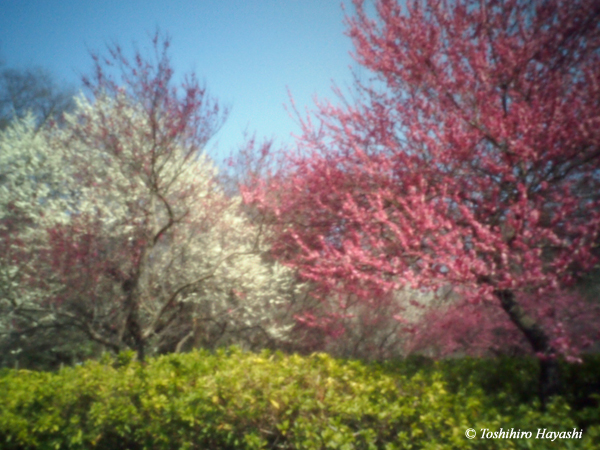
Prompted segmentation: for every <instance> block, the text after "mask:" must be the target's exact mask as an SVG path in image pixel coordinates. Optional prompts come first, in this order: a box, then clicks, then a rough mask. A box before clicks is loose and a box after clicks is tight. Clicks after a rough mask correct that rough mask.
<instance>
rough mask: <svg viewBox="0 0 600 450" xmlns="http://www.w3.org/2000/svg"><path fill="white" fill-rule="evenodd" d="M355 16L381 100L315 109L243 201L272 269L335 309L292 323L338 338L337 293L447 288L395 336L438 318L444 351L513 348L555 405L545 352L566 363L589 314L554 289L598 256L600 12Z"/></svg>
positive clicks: (359, 54) (354, 29) (396, 11)
mask: <svg viewBox="0 0 600 450" xmlns="http://www.w3.org/2000/svg"><path fill="white" fill-rule="evenodd" d="M354 3H355V5H356V9H357V13H356V15H355V16H354V17H350V18H349V19H348V34H349V35H350V37H351V38H352V40H353V42H354V45H355V51H356V53H355V56H356V59H357V61H358V62H359V63H360V64H362V65H363V66H365V67H366V68H368V69H369V70H370V71H372V73H373V74H374V75H375V77H376V80H377V82H378V83H379V85H380V86H381V89H378V88H377V89H376V88H371V87H369V86H364V85H359V92H360V94H361V95H360V96H359V97H358V99H357V101H356V102H355V103H353V104H350V103H349V102H346V101H345V100H344V101H343V103H342V104H341V105H339V106H337V105H333V104H331V103H329V102H320V103H318V105H317V106H318V111H317V113H316V114H315V115H316V118H312V117H311V118H308V119H306V120H304V121H303V122H302V123H303V126H304V132H303V136H302V137H301V139H300V140H299V150H298V152H297V153H296V154H290V155H289V159H288V164H287V167H285V168H284V169H283V170H281V171H280V173H279V176H278V177H277V176H276V177H273V178H271V179H270V180H268V181H264V182H261V181H260V180H257V181H256V182H255V183H252V184H251V185H249V186H248V187H247V188H246V189H245V191H244V196H245V200H246V201H247V202H248V203H250V204H253V205H255V206H256V207H258V208H260V209H261V210H262V211H263V213H264V214H270V215H271V216H272V217H273V219H272V220H273V221H274V222H277V223H278V225H279V234H278V236H277V238H276V239H275V241H274V247H273V248H274V251H275V252H276V254H277V255H278V257H279V258H280V260H281V261H283V262H284V263H285V264H287V265H289V266H290V267H292V268H294V269H297V270H298V271H299V273H300V274H301V276H303V277H304V279H306V280H308V281H310V282H312V283H314V284H315V285H317V286H318V288H319V291H320V298H321V299H323V301H328V300H327V299H330V298H332V297H333V298H340V302H339V304H340V308H339V309H337V310H333V311H331V313H330V314H329V315H325V316H324V317H322V318H320V319H318V320H313V319H312V318H311V317H310V316H309V317H307V321H309V322H311V323H312V324H313V325H314V326H316V327H320V328H322V329H325V330H326V331H327V332H330V333H331V330H333V333H334V334H335V333H337V330H338V329H339V327H337V328H336V327H335V326H332V325H331V324H332V322H333V323H335V321H336V320H337V319H338V318H340V317H344V316H345V311H344V305H345V302H346V298H348V297H350V296H353V297H355V298H357V299H359V300H360V301H361V302H362V303H363V304H364V305H366V306H372V307H374V308H378V307H379V306H380V305H381V304H385V302H388V301H389V298H390V294H391V293H393V292H395V291H397V290H399V289H402V288H407V287H410V288H413V289H415V290H418V291H429V292H432V293H438V292H440V291H444V290H447V289H448V288H450V289H452V290H453V292H454V300H453V301H454V304H453V305H452V306H451V307H445V309H444V310H443V311H440V312H439V313H437V314H435V313H434V315H429V316H419V319H424V320H422V321H417V322H416V323H415V322H413V323H408V324H407V327H406V330H407V331H415V330H416V331H425V332H426V330H427V329H431V328H432V324H433V323H434V322H433V319H436V322H437V324H435V325H433V328H434V329H435V328H440V329H441V330H439V332H438V330H436V333H435V336H434V337H431V338H430V339H429V342H435V343H436V345H438V346H441V347H442V352H443V351H451V352H453V351H456V350H457V344H458V347H459V348H460V349H461V350H463V351H467V352H468V351H473V352H478V351H480V350H481V347H482V346H484V347H487V348H490V347H492V348H493V347H494V346H495V345H496V343H500V344H501V346H502V347H503V348H504V349H507V347H508V346H509V345H510V346H517V347H519V346H521V348H523V346H522V344H523V343H525V347H524V350H526V351H528V352H532V353H535V354H537V355H538V356H539V358H540V360H541V361H542V366H543V367H544V371H542V379H541V384H542V390H543V391H544V392H545V393H547V394H551V393H553V392H556V390H557V389H558V383H557V380H556V377H555V375H556V363H555V362H554V361H555V358H556V356H557V355H558V354H563V355H565V356H566V357H571V358H576V357H577V354H578V352H579V351H580V350H581V349H582V347H584V346H585V345H586V344H588V343H589V342H590V341H591V340H593V339H596V338H597V332H596V331H595V330H597V329H598V327H597V324H598V322H599V317H600V315H599V312H598V304H597V302H596V304H591V303H588V302H585V301H583V300H581V299H579V298H578V297H577V296H576V295H572V294H571V293H570V292H569V288H570V287H571V286H572V285H573V283H574V282H575V281H577V280H578V279H580V278H581V277H582V276H584V275H585V274H586V272H588V271H589V270H591V269H592V268H593V267H594V264H595V263H596V262H597V256H598V255H597V247H598V242H599V241H598V237H599V231H600V197H599V196H598V193H599V192H600V178H599V174H600V170H599V169H600V165H599V164H600V150H599V148H600V127H599V126H598V125H599V120H600V114H599V112H600V104H599V100H598V99H600V78H599V77H600V57H599V54H600V53H599V49H600V27H599V26H598V23H600V21H599V20H598V18H599V16H600V8H599V5H598V2H596V1H594V0H577V1H563V0H550V1H544V2H531V1H528V0H510V1H502V2H497V1H479V0H461V1H453V2H445V1H437V0H424V1H421V0H414V1H408V2H406V5H401V3H403V2H398V1H395V0H379V1H377V2H375V9H376V13H377V17H376V18H375V19H371V18H370V17H369V16H368V15H367V12H366V11H365V8H364V2H363V1H362V0H356V1H355V2H354ZM374 85H375V86H377V84H376V83H375V84H374ZM340 95H341V94H340ZM342 100H343V99H342ZM273 192H277V194H273ZM412 300H414V302H415V303H419V302H420V300H421V299H420V298H419V297H418V295H416V294H415V295H414V298H413V299H412ZM408 304H409V302H406V304H405V305H399V306H398V308H399V309H401V308H403V307H408ZM425 306H426V305H425ZM446 306H447V305H446ZM407 310H408V309H407ZM396 316H397V318H398V320H400V321H408V322H411V321H410V320H407V318H406V317H403V316H404V314H403V312H402V311H401V310H400V311H399V312H398V313H397V314H396ZM574 317H584V318H585V319H586V320H587V322H588V326H587V331H591V334H590V333H586V330H584V329H582V328H579V324H578V321H577V320H574V319H573V318H574ZM497 318H500V320H497ZM444 321H445V323H444ZM457 324H458V325H457ZM451 325H453V326H454V330H449V331H448V332H447V333H444V331H443V330H445V329H448V327H449V326H451ZM482 326H485V327H487V330H485V331H486V332H485V333H480V331H481V328H482ZM496 326H498V330H497V332H498V333H499V334H500V335H501V336H500V337H499V338H498V337H497V336H496V334H497V332H496V330H494V328H495V327H496ZM454 332H456V333H457V334H458V336H457V335H454ZM515 337H516V338H515ZM417 339H422V340H421V342H425V341H427V340H428V339H427V338H424V337H423V336H420V335H418V336H417ZM474 342H475V343H480V344H481V345H479V346H471V345H470V344H472V343H474ZM443 347H446V348H445V349H444V348H443Z"/></svg>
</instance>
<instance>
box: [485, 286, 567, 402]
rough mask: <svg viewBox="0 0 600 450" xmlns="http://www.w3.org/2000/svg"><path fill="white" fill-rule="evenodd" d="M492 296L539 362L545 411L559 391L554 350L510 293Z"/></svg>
mask: <svg viewBox="0 0 600 450" xmlns="http://www.w3.org/2000/svg"><path fill="white" fill-rule="evenodd" d="M494 294H495V295H496V297H498V299H499V300H500V304H501V305H502V308H503V309H504V311H506V313H507V314H508V316H509V317H510V320H512V322H513V323H514V324H515V325H516V326H517V327H518V328H519V330H521V332H522V333H523V334H524V335H525V338H526V339H527V341H528V342H529V344H530V345H531V347H532V348H533V350H534V351H535V353H536V355H537V357H538V359H539V361H540V378H539V398H540V402H541V405H542V410H545V409H546V405H547V403H548V400H549V399H550V398H551V397H552V396H553V395H556V394H559V393H560V391H561V380H560V372H559V366H558V360H557V358H556V356H557V355H556V350H555V349H554V348H553V347H552V345H551V344H550V338H549V337H548V335H547V334H546V332H545V331H544V330H543V328H542V327H541V326H540V324H539V323H538V322H536V321H535V320H534V319H533V318H532V317H531V316H530V315H529V314H527V313H526V312H525V311H524V310H523V308H522V307H521V305H519V303H518V302H517V301H516V300H515V295H514V293H513V292H512V291H510V290H502V291H495V292H494Z"/></svg>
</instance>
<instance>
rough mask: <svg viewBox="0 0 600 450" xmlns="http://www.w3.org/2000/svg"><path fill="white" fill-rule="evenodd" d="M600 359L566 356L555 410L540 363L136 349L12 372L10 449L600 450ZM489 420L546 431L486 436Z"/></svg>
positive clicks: (4, 396)
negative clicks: (540, 435)
mask: <svg viewBox="0 0 600 450" xmlns="http://www.w3.org/2000/svg"><path fill="white" fill-rule="evenodd" d="M599 362H600V361H599V360H598V359H595V360H590V361H587V362H586V363H585V364H584V365H583V366H579V367H578V368H577V369H572V368H570V367H567V366H565V374H564V375H565V379H566V380H568V382H569V386H570V387H569V389H568V390H567V392H566V394H565V396H562V397H558V398H556V399H555V400H554V401H553V403H552V404H551V405H550V407H549V408H548V410H547V411H546V412H544V413H542V412H540V410H539V404H538V403H537V400H536V398H535V380H536V373H535V372H536V366H535V364H534V362H533V361H529V360H505V359H500V360H474V359H461V360H454V361H446V362H441V363H440V362H430V361H427V360H408V361H402V362H395V363H388V364H365V363H361V362H358V361H344V360H336V359H333V358H331V357H329V356H327V355H325V354H315V355H312V356H310V357H301V356H298V355H292V356H286V355H283V354H280V353H269V352H266V351H265V352H263V353H260V354H254V353H246V352H242V351H241V350H239V349H237V348H230V349H226V350H221V351H218V352H216V353H209V352H207V351H195V352H192V353H189V354H183V355H182V354H178V355H167V356H162V357H158V358H154V359H151V360H150V361H149V362H148V363H147V364H146V365H144V366H142V365H140V364H139V363H137V362H136V361H134V358H133V355H132V354H130V353H127V354H122V355H120V356H119V357H118V358H116V359H111V358H109V357H106V358H104V359H103V360H101V361H90V362H87V363H86V364H84V365H83V366H78V367H71V368H65V369H62V370H60V371H59V372H57V373H49V372H34V371H27V370H4V371H2V372H1V373H0V448H3V449H7V450H13V449H15V450H16V449H19V450H25V449H107V450H118V449H147V450H150V449H152V450H158V449H165V450H167V449H168V450H172V449H211V450H225V449H263V448H264V449H268V448H273V449H310V450H315V449H348V450H349V449H386V450H392V449H472V448H473V449H507V448H515V449H519V448H535V449H552V448H561V449H563V448H567V449H568V448H574V449H575V448H577V449H593V448H600V419H599V417H600V408H598V404H597V401H596V402H595V399H594V396H593V395H592V396H588V395H587V394H586V392H585V391H586V389H587V390H588V391H589V390H590V389H592V388H593V382H594V380H595V378H594V377H595V376H596V375H595V374H597V373H599V372H598V371H597V369H598V368H599V367H600V364H599ZM590 383H592V384H590ZM590 386H591V387H590ZM584 394H585V395H584ZM582 398H583V399H584V400H586V401H588V403H587V404H583V405H579V406H577V401H580V400H581V399H582ZM596 400H597V399H596ZM594 402H595V403H594ZM581 427H585V428H584V429H583V433H582V438H580V439H556V440H555V441H551V440H548V439H535V435H536V432H537V430H538V429H539V428H542V429H543V428H546V429H547V430H551V431H572V430H573V429H574V428H577V429H578V430H579V429H581ZM468 428H473V429H475V430H476V432H477V437H476V438H475V439H471V440H470V439H467V438H466V437H465V431H466V429H468ZM483 428H485V429H488V430H490V431H499V430H500V429H501V428H502V429H503V430H510V429H511V428H513V429H514V430H515V431H516V430H522V431H533V436H534V438H532V439H529V440H528V439H524V438H523V439H482V438H481V436H480V434H481V431H480V430H481V429H483Z"/></svg>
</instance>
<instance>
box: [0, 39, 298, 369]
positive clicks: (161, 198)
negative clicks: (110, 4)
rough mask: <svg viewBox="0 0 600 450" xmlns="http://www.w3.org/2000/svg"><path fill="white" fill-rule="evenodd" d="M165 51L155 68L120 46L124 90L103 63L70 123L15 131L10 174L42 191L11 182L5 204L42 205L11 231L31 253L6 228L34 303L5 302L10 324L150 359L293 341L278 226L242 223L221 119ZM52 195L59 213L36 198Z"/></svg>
mask: <svg viewBox="0 0 600 450" xmlns="http://www.w3.org/2000/svg"><path fill="white" fill-rule="evenodd" d="M154 48H155V50H156V56H157V58H156V61H157V62H156V64H151V63H149V62H148V61H146V60H144V59H143V58H142V57H141V56H140V55H137V56H136V58H135V61H134V63H132V64H130V62H129V61H128V60H127V59H126V58H125V57H124V56H123V55H122V53H121V52H120V50H119V49H118V48H117V49H113V51H112V52H111V58H112V61H113V63H114V65H120V66H121V70H122V75H123V76H122V78H121V80H120V82H121V84H120V83H118V82H117V81H115V80H114V79H112V78H110V76H109V74H107V73H106V72H105V71H104V69H105V64H104V63H103V62H102V61H103V60H102V59H100V58H96V62H97V63H96V75H95V78H94V79H91V80H87V81H86V82H87V84H88V86H89V87H90V89H91V92H92V94H93V98H92V100H88V99H86V98H84V97H79V98H78V99H77V100H76V103H77V105H76V109H75V111H74V112H73V113H72V114H67V115H65V120H64V121H65V125H64V126H62V127H56V126H55V127H50V128H46V129H44V130H42V131H41V132H40V133H38V134H35V133H34V134H32V131H31V126H29V127H27V126H25V125H21V124H17V125H15V127H14V128H13V129H11V131H10V132H8V133H7V134H6V135H5V136H4V137H5V138H6V139H7V140H8V141H9V143H8V144H7V145H6V146H3V147H2V151H3V154H6V155H7V156H6V158H7V161H6V162H7V167H9V168H10V171H11V173H18V174H20V176H21V178H22V180H25V181H27V183H26V184H31V186H32V188H31V189H30V190H31V192H24V191H21V190H20V187H19V186H17V185H16V184H15V186H12V188H15V187H16V189H15V190H14V193H11V194H10V195H9V196H8V197H7V198H10V197H11V196H13V197H14V196H19V198H21V197H22V198H25V199H26V202H25V203H23V204H22V202H19V201H17V200H10V201H9V202H7V204H6V205H5V208H4V210H5V211H9V210H11V208H13V207H15V208H17V209H19V208H23V209H27V208H33V207H34V208H35V211H33V210H32V211H31V212H29V213H28V216H27V217H28V218H29V219H28V220H29V222H28V223H26V224H24V225H23V227H22V228H23V231H22V232H20V233H17V234H14V233H13V234H12V236H18V238H19V239H22V242H23V244H22V245H21V244H20V243H14V242H12V241H8V238H7V236H9V235H11V233H8V229H6V231H7V233H3V237H4V240H3V242H2V244H3V245H6V246H8V247H10V248H11V249H16V248H21V249H22V253H23V254H22V255H21V256H19V258H21V260H23V261H26V262H27V263H28V264H30V268H29V269H28V270H27V271H22V274H23V276H22V277H21V279H20V280H19V283H17V286H15V289H17V290H19V292H20V291H21V290H23V291H25V290H27V291H28V292H29V293H30V295H29V297H27V298H22V297H20V296H19V295H16V294H15V295H14V296H13V297H11V299H12V298H14V301H9V302H5V303H4V304H3V306H4V307H5V309H6V315H5V316H4V317H6V318H9V317H10V318H13V319H15V318H16V319H18V320H17V322H18V323H20V324H23V323H26V322H27V320H28V318H27V317H26V316H24V315H23V314H22V313H23V311H24V310H25V309H27V308H31V307H34V308H37V309H38V310H40V311H41V312H40V314H44V320H45V321H46V322H48V323H57V322H62V323H65V324H68V325H69V326H71V327H73V328H76V329H77V330H79V331H80V332H81V333H84V334H85V335H86V336H87V337H88V338H89V339H91V340H93V341H95V342H98V343H100V344H102V345H104V346H105V347H107V348H110V349H112V350H115V351H119V350H121V349H124V348H127V347H129V348H133V349H135V350H136V351H137V352H138V357H139V359H140V360H143V359H144V355H145V353H146V352H147V351H148V350H151V351H174V350H179V349H182V348H185V347H186V346H189V345H216V343H217V342H218V341H219V340H221V341H224V342H228V341H229V342H230V341H232V340H235V341H236V342H240V341H242V343H243V341H244V340H245V341H246V342H247V343H248V344H249V345H263V344H265V343H266V344H268V343H269V342H272V341H277V342H279V341H282V340H285V337H286V332H287V331H288V330H289V329H290V327H291V324H290V323H289V320H288V318H287V309H286V305H285V303H286V302H287V301H288V300H289V298H290V295H293V290H294V285H293V277H292V276H291V271H290V270H289V269H286V268H284V267H282V266H281V265H279V264H277V263H274V262H270V261H268V260H266V259H265V258H264V257H263V253H264V252H265V251H266V247H265V246H264V237H265V236H266V235H267V230H266V229H264V227H262V226H261V225H260V224H259V223H256V224H251V223H250V222H249V221H248V220H247V219H246V218H245V216H244V215H242V214H241V212H240V206H241V201H240V199H239V197H230V196H226V195H225V194H224V193H223V191H222V189H221V187H220V186H219V185H218V184H217V183H216V181H215V180H216V178H215V176H216V169H215V167H214V166H213V164H212V163H211V161H210V160H209V159H208V158H207V157H206V155H204V154H203V149H204V146H205V144H206V142H207V141H208V139H209V138H210V137H211V136H212V135H213V133H214V132H215V131H216V130H217V129H218V127H219V125H220V123H221V121H222V119H223V118H224V115H223V114H222V113H221V112H220V110H219V108H218V105H217V103H216V102H213V101H212V100H211V99H210V98H209V97H208V96H207V94H206V92H205V90H204V89H202V88H200V87H199V86H198V83H197V82H196V81H195V80H194V79H193V78H189V79H187V80H186V81H185V82H184V85H183V95H180V93H179V91H178V90H177V89H174V88H170V87H169V83H170V80H171V76H172V73H171V69H170V64H169V60H168V57H167V53H166V51H167V48H168V41H165V42H164V46H163V47H162V48H160V44H159V41H158V39H155V40H154ZM109 60H110V59H109ZM29 141H32V142H33V141H35V144H36V145H32V144H30V142H29ZM14 142H16V144H14V145H18V146H22V147H26V146H29V147H30V148H31V150H30V151H29V152H30V154H31V159H32V160H35V161H36V163H35V164H33V165H32V164H26V163H23V164H22V167H21V166H19V162H20V161H21V160H22V159H23V157H22V156H19V154H20V153H19V151H18V150H15V151H14V152H12V153H11V152H9V151H7V150H10V146H11V145H13V144H12V143H14ZM46 159H48V160H50V159H52V161H53V162H52V164H46V163H45V162H44V161H45V160H46ZM45 171H48V172H49V173H50V178H46V177H45ZM50 182H51V183H52V184H53V186H55V187H53V188H46V187H45V186H46V185H47V184H48V183H50ZM12 188H11V192H13V191H12ZM44 190H46V191H49V192H50V193H51V196H52V198H53V199H54V200H53V201H55V202H57V204H56V205H54V204H51V203H49V202H47V201H46V200H44V199H41V198H40V197H39V194H38V193H40V192H44ZM36 195H38V197H37V199H36ZM13 215H14V214H13ZM11 220H13V219H11ZM27 233H29V234H32V235H35V241H34V238H33V237H31V238H29V237H27ZM34 244H36V245H35V246H34ZM11 251H12V250H11ZM15 251H16V250H15ZM13 253H14V252H13ZM28 258H29V259H28ZM15 259H18V258H17V257H15ZM29 260H31V263H29ZM18 264H19V262H14V263H11V264H6V266H7V267H8V266H10V267H15V266H16V265H18ZM11 270H12V271H14V270H15V269H14V268H8V269H7V273H8V272H10V271H11ZM34 287H36V288H37V291H35V292H34V290H33V288H34ZM15 289H13V292H15ZM29 325H32V324H31V323H29ZM10 326H12V328H13V331H15V330H14V328H15V322H14V321H12V322H11V323H7V324H5V327H6V328H8V327H10Z"/></svg>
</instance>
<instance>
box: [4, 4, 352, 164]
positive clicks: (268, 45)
mask: <svg viewBox="0 0 600 450" xmlns="http://www.w3.org/2000/svg"><path fill="white" fill-rule="evenodd" d="M343 3H344V4H345V5H346V10H347V12H350V13H351V12H353V7H352V6H351V4H350V2H349V1H348V0H343ZM341 4H342V0H169V1H167V0H163V1H160V0H0V59H1V60H3V61H4V63H5V65H6V66H8V67H17V68H24V67H28V66H41V67H44V68H46V69H48V70H49V71H50V72H51V73H53V74H54V75H55V76H56V77H57V79H59V80H61V81H64V82H66V83H69V84H71V85H73V86H75V87H79V86H80V78H81V75H84V74H86V73H89V72H90V70H91V68H92V61H91V58H90V56H89V51H90V50H93V51H100V52H104V51H105V48H106V44H110V43H113V42H116V43H119V44H120V45H121V46H122V47H123V48H124V49H125V51H126V54H128V55H131V53H132V51H133V49H134V43H135V44H136V45H137V47H138V48H140V49H141V50H144V49H146V48H149V46H150V39H149V36H150V35H151V34H153V32H154V31H155V30H156V28H157V27H159V28H160V29H161V31H164V32H167V33H169V35H170V36H171V38H172V45H171V56H172V61H173V65H174V68H175V72H176V76H177V75H183V74H184V73H187V72H190V71H194V72H196V74H197V75H198V77H199V79H200V80H204V81H205V82H206V85H207V87H208V88H209V91H210V92H211V93H212V94H213V95H214V96H215V97H217V98H218V99H219V100H220V101H221V102H222V103H224V104H227V105H230V106H231V113H230V116H229V119H228V121H227V123H226V124H225V125H224V127H223V128H222V129H221V131H220V132H219V134H218V135H217V136H216V137H215V140H213V141H212V142H211V145H209V147H210V150H211V153H213V152H216V151H218V155H220V156H221V157H223V156H228V155H229V154H230V152H231V151H233V150H235V149H236V148H237V147H238V146H239V145H240V144H241V143H242V142H243V132H244V130H248V131H249V132H256V134H257V136H258V137H274V138H275V139H276V141H275V142H276V143H278V144H280V145H286V144H287V145H290V144H292V143H293V139H292V138H291V137H290V133H296V134H297V133H298V131H299V128H298V126H297V124H296V123H295V120H294V119H293V118H290V117H289V115H288V113H287V112H286V110H285V109H284V104H289V98H288V94H287V89H288V88H289V90H290V92H291V93H292V95H293V96H294V100H295V101H296V104H297V106H298V107H299V108H300V109H301V110H303V109H304V108H306V107H308V108H311V107H312V105H313V98H314V96H315V95H317V96H319V97H321V98H324V97H328V98H333V94H332V92H331V86H332V80H334V81H335V82H336V83H337V84H338V85H339V86H341V87H342V88H343V87H345V86H350V85H351V82H352V76H351V69H350V67H355V68H356V64H354V62H353V60H352V58H351V57H350V51H351V50H352V44H351V41H350V39H349V38H348V37H347V36H345V35H344V30H345V26H344V24H343V18H344V12H343V10H342V7H341Z"/></svg>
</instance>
